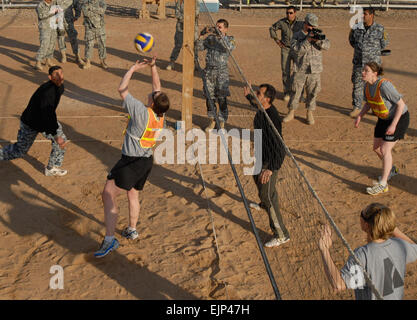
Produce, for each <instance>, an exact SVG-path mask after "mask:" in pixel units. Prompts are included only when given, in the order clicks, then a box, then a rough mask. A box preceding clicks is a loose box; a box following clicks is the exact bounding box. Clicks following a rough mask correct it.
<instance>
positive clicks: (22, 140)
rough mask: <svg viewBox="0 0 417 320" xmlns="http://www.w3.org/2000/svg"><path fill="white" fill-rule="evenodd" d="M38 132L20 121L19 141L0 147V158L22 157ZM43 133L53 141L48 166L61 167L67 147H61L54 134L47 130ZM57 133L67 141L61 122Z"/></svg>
mask: <svg viewBox="0 0 417 320" xmlns="http://www.w3.org/2000/svg"><path fill="white" fill-rule="evenodd" d="M38 133H39V132H38V131H36V130H33V129H32V128H31V127H29V126H28V125H26V124H24V123H23V122H22V121H20V129H19V132H18V133H17V142H16V143H14V144H9V145H7V146H5V147H4V148H3V149H0V160H13V159H18V158H22V157H23V156H24V155H25V154H26V153H27V152H28V151H29V149H30V147H31V146H32V145H33V143H34V142H35V139H36V136H37V135H38ZM42 135H43V136H44V137H45V138H46V139H48V140H50V141H51V142H52V150H51V154H50V156H49V161H48V168H52V167H61V166H62V162H63V161H64V155H65V149H61V148H60V147H59V145H58V143H56V142H55V138H54V135H52V134H50V133H46V132H42ZM56 135H57V136H60V137H61V138H63V139H64V140H65V141H66V140H67V137H66V136H65V134H64V132H63V131H62V126H61V124H60V123H59V122H58V129H57V131H56Z"/></svg>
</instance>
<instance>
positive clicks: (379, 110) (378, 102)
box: [365, 79, 389, 119]
mask: <svg viewBox="0 0 417 320" xmlns="http://www.w3.org/2000/svg"><path fill="white" fill-rule="evenodd" d="M385 81H389V80H387V79H380V80H379V82H378V85H377V87H376V90H375V95H374V96H371V93H370V90H369V83H366V86H365V96H366V102H367V103H368V105H369V106H370V107H371V109H372V111H373V113H374V114H375V115H376V116H377V117H378V118H380V119H386V118H388V115H389V110H388V108H387V107H386V105H385V103H384V100H382V97H381V92H380V88H381V85H382V83H383V82H385Z"/></svg>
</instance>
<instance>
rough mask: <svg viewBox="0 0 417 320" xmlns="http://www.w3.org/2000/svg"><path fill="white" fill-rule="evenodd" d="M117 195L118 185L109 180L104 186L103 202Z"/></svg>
mask: <svg viewBox="0 0 417 320" xmlns="http://www.w3.org/2000/svg"><path fill="white" fill-rule="evenodd" d="M116 195H117V190H116V184H115V182H114V180H107V183H106V185H105V186H104V189H103V192H102V193H101V198H102V200H103V201H104V200H109V199H113V198H114V197H115V196H116Z"/></svg>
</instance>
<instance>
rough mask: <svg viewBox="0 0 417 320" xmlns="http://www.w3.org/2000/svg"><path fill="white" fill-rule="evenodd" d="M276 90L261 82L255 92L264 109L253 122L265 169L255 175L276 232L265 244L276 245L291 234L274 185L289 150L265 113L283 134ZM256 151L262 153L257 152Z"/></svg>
mask: <svg viewBox="0 0 417 320" xmlns="http://www.w3.org/2000/svg"><path fill="white" fill-rule="evenodd" d="M244 92H245V96H246V98H247V99H248V100H249V101H250V103H251V105H252V106H255V107H257V103H256V100H255V98H254V97H253V96H252V95H251V94H250V90H249V88H247V87H246V88H245V90H244ZM275 94H276V91H275V88H274V87H273V86H271V85H270V84H261V85H260V86H259V90H257V92H256V96H257V98H258V100H259V102H260V103H261V104H262V107H263V109H265V111H264V110H261V109H260V110H258V112H257V113H256V115H255V118H254V122H253V123H254V129H260V130H262V153H261V154H262V170H261V172H260V174H259V175H255V176H254V179H255V183H256V186H257V188H258V194H259V198H260V200H261V204H260V205H261V207H263V208H264V209H265V210H266V211H267V212H268V216H269V225H270V227H271V230H272V232H273V234H274V236H273V238H272V239H271V240H270V241H268V242H266V243H265V247H268V248H271V247H277V246H279V245H281V244H284V243H286V242H288V241H289V240H290V235H289V233H288V230H287V229H286V228H285V225H284V222H283V220H282V216H281V212H280V209H279V202H278V193H277V191H276V188H275V185H276V181H277V175H278V170H279V169H280V168H281V166H282V163H283V162H284V159H285V154H286V152H285V148H284V145H283V143H282V142H281V140H280V139H279V138H278V137H277V135H276V134H275V131H274V130H273V128H272V127H271V125H270V123H269V121H268V120H267V117H266V116H265V113H266V114H267V115H268V117H269V118H270V119H271V121H272V122H273V124H274V126H275V128H276V130H277V131H278V133H279V134H280V136H281V137H282V125H281V122H282V119H281V117H280V115H279V114H278V111H277V109H276V108H275V106H274V105H273V104H272V102H273V101H274V99H275ZM255 154H260V153H259V152H255ZM258 160H259V159H257V161H258Z"/></svg>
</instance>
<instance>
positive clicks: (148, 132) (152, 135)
mask: <svg viewBox="0 0 417 320" xmlns="http://www.w3.org/2000/svg"><path fill="white" fill-rule="evenodd" d="M147 110H148V123H147V124H146V128H145V130H143V134H142V136H141V137H140V138H138V137H135V136H133V135H132V134H130V132H129V131H128V130H127V127H126V129H125V130H124V132H123V134H126V133H127V134H128V135H129V136H131V137H132V138H134V139H137V140H138V141H139V144H140V146H141V147H142V148H145V149H147V148H152V147H153V146H155V144H156V138H157V137H158V135H159V132H160V131H161V130H162V129H163V128H164V117H160V118H159V120H157V119H156V115H155V112H153V110H152V109H151V108H147ZM129 120H130V115H129V116H128V121H129Z"/></svg>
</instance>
